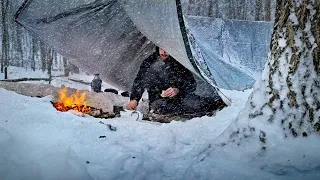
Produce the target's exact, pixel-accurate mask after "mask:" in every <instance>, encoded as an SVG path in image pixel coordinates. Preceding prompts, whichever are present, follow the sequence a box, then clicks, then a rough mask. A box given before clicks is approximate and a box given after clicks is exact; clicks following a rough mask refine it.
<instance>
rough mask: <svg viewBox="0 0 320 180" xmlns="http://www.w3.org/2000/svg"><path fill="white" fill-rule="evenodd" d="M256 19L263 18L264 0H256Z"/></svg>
mask: <svg viewBox="0 0 320 180" xmlns="http://www.w3.org/2000/svg"><path fill="white" fill-rule="evenodd" d="M254 20H255V21H261V20H262V0H257V1H256V8H255V16H254Z"/></svg>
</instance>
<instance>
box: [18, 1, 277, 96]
mask: <svg viewBox="0 0 320 180" xmlns="http://www.w3.org/2000/svg"><path fill="white" fill-rule="evenodd" d="M15 18H16V21H17V22H18V23H20V24H21V25H23V26H24V27H25V28H27V29H28V30H30V32H32V33H33V34H35V35H36V36H38V37H40V38H41V39H42V40H43V41H44V42H45V43H47V44H48V45H50V46H52V47H53V48H54V49H55V50H56V51H58V52H59V53H60V54H62V55H64V56H66V57H68V58H70V59H72V60H73V63H74V64H76V65H77V66H79V67H80V68H81V69H83V70H86V71H88V72H91V73H92V74H93V73H100V76H101V78H102V79H103V80H105V81H106V82H108V83H109V84H111V85H113V86H115V87H117V88H119V89H121V90H128V91H130V87H131V85H132V83H133V80H134V77H135V75H136V74H137V72H138V70H139V67H140V64H141V62H142V61H143V60H144V59H145V58H146V57H147V56H149V55H150V54H151V53H152V52H153V51H154V47H155V45H156V46H159V47H162V48H163V49H165V50H166V51H167V52H168V53H169V54H170V55H171V56H173V57H174V58H175V59H176V60H177V61H179V62H180V63H181V64H182V65H184V66H185V67H186V68H188V69H189V70H191V71H192V72H193V73H194V74H195V75H196V77H197V81H198V87H199V88H198V89H197V93H198V94H201V95H205V96H206V95H208V96H215V95H216V93H215V90H214V88H213V87H214V86H216V87H221V88H225V89H236V90H243V89H246V88H250V87H251V86H252V85H253V83H254V81H255V77H256V74H260V73H261V71H262V69H263V66H264V64H265V59H266V57H267V50H268V46H269V41H270V36H271V26H272V25H271V24H270V23H266V22H246V21H236V20H223V19H213V18H204V17H191V16H184V15H183V12H182V7H181V2H180V0H134V1H132V0H54V1H52V0H26V1H25V2H24V3H23V5H22V6H21V7H20V8H19V10H18V12H17V13H16V17H15ZM200 87H201V88H200Z"/></svg>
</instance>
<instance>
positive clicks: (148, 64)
mask: <svg viewBox="0 0 320 180" xmlns="http://www.w3.org/2000/svg"><path fill="white" fill-rule="evenodd" d="M196 86H197V84H196V81H195V78H194V76H193V74H192V73H191V71H189V70H188V69H187V68H185V67H184V66H183V65H181V64H180V63H179V62H178V61H176V60H175V59H174V58H173V57H171V56H170V55H169V54H168V53H167V52H166V51H165V50H163V49H161V48H158V47H157V49H156V52H154V53H153V54H152V55H150V56H149V57H148V58H147V59H145V60H144V61H143V63H142V64H141V66H140V70H139V72H138V74H137V76H136V78H135V79H134V82H133V86H132V89H131V95H130V102H129V103H128V104H127V106H126V108H127V109H129V110H136V108H137V106H138V102H139V100H140V99H141V97H142V94H143V92H144V90H145V89H146V90H147V92H148V95H149V108H150V109H149V110H151V111H152V112H154V113H157V114H178V115H179V114H186V113H197V112H203V111H208V112H209V111H214V110H217V109H222V108H223V107H225V106H226V104H225V103H224V102H223V101H222V99H221V98H220V97H214V98H211V97H200V96H198V95H196V94H194V93H193V92H194V91H195V90H196Z"/></svg>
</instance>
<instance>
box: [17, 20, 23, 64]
mask: <svg viewBox="0 0 320 180" xmlns="http://www.w3.org/2000/svg"><path fill="white" fill-rule="evenodd" d="M16 27H17V28H16V30H17V32H16V33H17V35H16V36H17V51H18V52H17V53H18V58H19V59H18V63H19V66H20V67H23V45H22V36H23V34H22V29H21V26H20V25H19V24H16Z"/></svg>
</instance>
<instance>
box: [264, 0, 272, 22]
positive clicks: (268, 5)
mask: <svg viewBox="0 0 320 180" xmlns="http://www.w3.org/2000/svg"><path fill="white" fill-rule="evenodd" d="M264 7H265V9H264V13H265V18H264V20H265V21H271V0H266V3H265V6H264Z"/></svg>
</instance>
